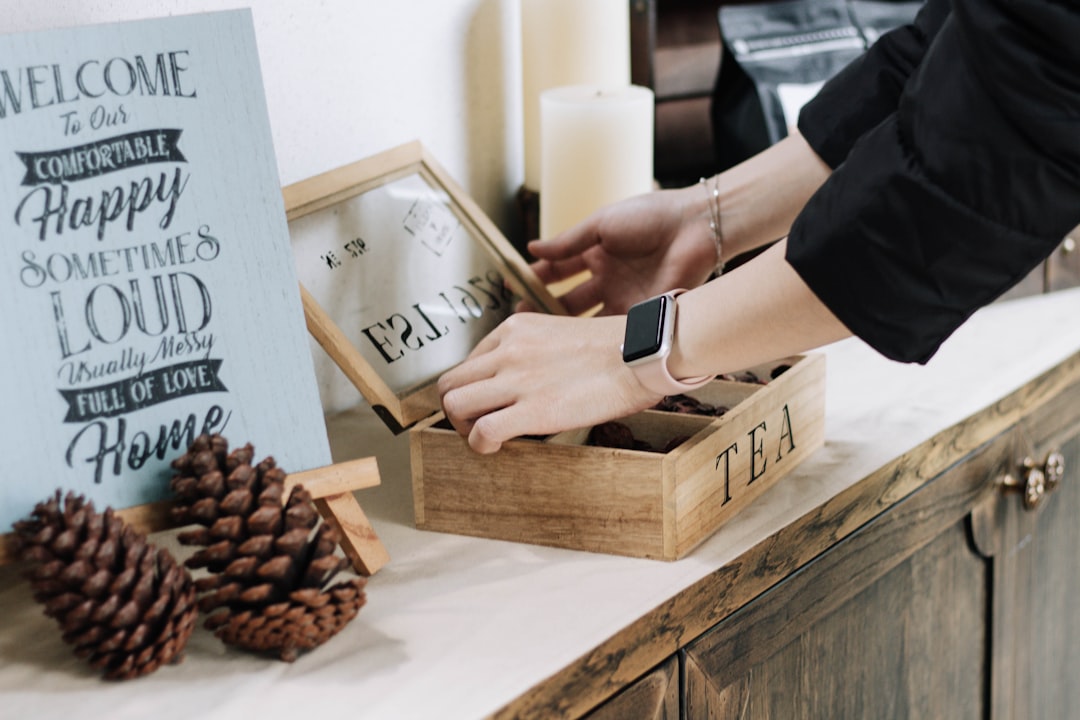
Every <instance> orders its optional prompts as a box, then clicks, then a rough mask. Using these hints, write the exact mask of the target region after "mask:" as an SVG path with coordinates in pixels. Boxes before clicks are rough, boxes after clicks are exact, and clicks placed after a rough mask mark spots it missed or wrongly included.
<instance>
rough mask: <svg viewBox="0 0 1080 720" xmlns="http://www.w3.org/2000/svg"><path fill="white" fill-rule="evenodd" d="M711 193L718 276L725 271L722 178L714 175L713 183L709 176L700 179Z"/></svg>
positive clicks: (710, 201) (710, 222) (711, 213)
mask: <svg viewBox="0 0 1080 720" xmlns="http://www.w3.org/2000/svg"><path fill="white" fill-rule="evenodd" d="M699 182H700V183H701V184H702V185H704V186H705V190H706V192H708V193H709V217H710V220H709V228H710V229H711V230H712V234H713V242H714V243H715V244H716V270H715V271H714V272H715V274H716V275H717V276H719V275H721V274H723V272H724V232H723V229H722V228H721V227H720V178H719V176H716V175H714V176H713V178H712V185H711V187H710V185H709V179H708V178H701V180H700V181H699Z"/></svg>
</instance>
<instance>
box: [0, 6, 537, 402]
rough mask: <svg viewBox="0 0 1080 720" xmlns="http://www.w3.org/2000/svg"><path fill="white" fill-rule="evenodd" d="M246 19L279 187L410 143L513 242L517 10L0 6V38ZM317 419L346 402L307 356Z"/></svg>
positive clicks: (321, 365)
mask: <svg viewBox="0 0 1080 720" xmlns="http://www.w3.org/2000/svg"><path fill="white" fill-rule="evenodd" d="M237 7H250V8H251V10H252V15H253V17H254V22H255V35H256V39H257V41H258V44H259V56H260V60H261V63H262V73H263V83H264V85H265V88H266V97H267V105H268V109H269V113H270V125H271V128H272V131H273V137H274V150H275V153H276V155H277V164H278V173H279V175H280V178H281V182H282V184H283V185H287V184H289V183H292V182H296V181H298V180H302V179H304V178H306V177H310V176H311V175H315V174H317V173H320V172H323V171H325V170H329V169H332V168H335V167H337V166H339V165H343V164H345V163H348V162H351V161H354V160H359V159H360V158H363V157H366V156H368V155H372V154H374V153H377V152H379V151H382V150H385V149H387V148H390V147H393V146H395V145H398V144H400V143H403V142H408V141H410V140H415V139H418V140H420V141H421V142H423V143H424V145H425V146H426V147H427V148H428V149H429V150H430V151H431V152H432V154H433V155H434V156H435V157H436V158H437V159H438V160H439V161H440V163H441V164H442V165H443V166H444V167H445V168H446V169H447V170H448V171H449V173H450V174H451V175H452V176H453V177H454V179H455V180H457V181H458V182H459V183H460V184H461V185H463V186H464V188H465V190H466V192H467V193H468V194H469V195H470V196H471V197H472V198H473V199H474V200H476V202H477V203H478V204H479V205H480V207H481V208H482V209H483V210H484V211H485V212H486V213H487V214H488V215H489V216H490V217H491V219H492V220H494V221H495V223H496V224H497V225H498V226H499V227H500V228H501V229H502V230H503V232H504V233H505V234H507V235H508V236H509V237H510V238H511V239H512V240H516V239H517V236H518V235H519V229H518V220H517V217H516V214H515V210H514V206H513V198H514V195H515V193H516V192H517V189H518V187H519V186H520V185H521V183H522V179H523V176H524V170H523V161H522V140H521V81H520V78H521V59H520V54H521V43H520V29H519V23H520V12H519V10H518V2H517V0H246V1H244V0H239V1H237V0H0V32H4V33H7V32H18V31H26V30H41V29H47V28H53V27H63V26H70V25H83V24H91V23H101V22H112V21H118V20H133V19H138V18H146V17H161V16H166V15H179V14H189V13H195V12H205V11H212V10H225V9H231V8H237ZM315 358H316V368H317V373H318V375H319V387H320V390H321V392H322V393H323V401H324V405H325V406H326V407H327V409H328V410H333V409H337V408H340V407H345V406H348V405H351V404H353V403H355V402H356V401H358V400H359V394H358V393H355V391H354V390H352V388H351V386H349V385H348V384H347V383H346V382H345V381H344V377H343V376H341V374H340V372H338V371H337V370H336V368H334V367H332V366H331V365H330V364H329V363H328V362H327V361H326V359H325V357H321V353H319V352H316V353H315Z"/></svg>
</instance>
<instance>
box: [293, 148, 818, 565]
mask: <svg viewBox="0 0 1080 720" xmlns="http://www.w3.org/2000/svg"><path fill="white" fill-rule="evenodd" d="M285 206H286V210H287V214H288V218H289V222H290V231H291V233H292V236H293V237H292V240H293V250H294V255H295V256H296V258H297V264H298V268H299V274H300V278H301V281H302V282H303V283H304V285H305V287H304V288H303V293H302V295H303V300H304V311H305V314H306V317H307V322H308V328H309V330H310V331H311V333H312V335H313V337H315V339H316V340H318V342H319V343H320V344H321V345H322V346H323V348H325V349H326V351H327V354H328V355H329V356H330V357H331V358H332V359H333V360H334V362H335V363H337V365H338V366H340V367H341V369H342V370H343V371H344V374H345V376H346V377H347V378H348V379H349V380H350V381H351V382H352V383H353V385H355V386H356V388H357V389H359V390H360V392H361V393H362V394H363V395H364V397H365V398H366V399H367V400H368V402H370V403H371V404H372V406H373V407H374V408H375V409H376V411H377V412H378V414H379V415H380V416H381V417H382V418H383V419H384V420H385V421H386V423H387V425H388V426H389V427H390V428H391V429H392V430H394V431H395V432H401V431H402V430H403V429H405V428H410V427H411V428H412V429H411V430H410V447H411V464H412V482H413V493H414V496H413V501H414V502H413V505H414V512H415V517H416V525H417V527H419V528H421V529H427V530H436V531H441V532H451V533H459V534H464V535H475V536H480V537H488V538H498V539H504V540H513V541H519V542H528V543H537V544H543V545H554V546H558V547H565V548H574V549H579V550H590V551H596V552H607V553H616V554H622V555H632V556H639V557H649V558H663V559H668V560H671V559H675V558H678V557H682V556H683V555H685V554H686V553H687V552H689V551H690V550H691V549H692V548H693V547H694V546H696V545H697V544H698V543H700V542H701V541H702V540H704V539H705V538H706V537H708V536H709V535H710V534H711V533H712V532H714V531H715V530H716V529H717V528H718V527H720V526H721V525H722V524H723V523H724V522H726V521H727V520H728V519H729V518H731V517H732V516H734V515H735V514H736V513H738V512H739V510H740V509H742V508H744V507H745V506H746V505H747V504H748V503H749V502H750V501H751V500H753V498H755V497H756V496H757V495H759V494H760V493H761V492H762V491H764V490H765V489H766V488H767V487H769V486H770V485H773V484H774V483H776V482H777V481H778V480H779V479H780V478H781V477H783V476H784V475H785V474H786V473H787V472H789V471H790V470H791V468H793V467H795V466H796V465H797V464H798V463H799V462H800V461H802V459H803V458H805V457H806V456H807V455H809V454H810V453H811V452H813V451H814V450H815V449H817V448H818V447H819V446H820V445H821V444H822V441H823V428H822V423H823V417H824V385H825V368H824V358H823V356H820V355H804V356H798V357H793V358H788V359H787V360H784V361H781V362H776V363H772V364H770V365H769V366H765V367H760V368H751V369H750V372H752V373H753V374H754V375H755V376H756V377H757V378H762V379H764V380H765V381H767V383H766V384H762V383H758V382H752V381H749V379H748V378H744V377H741V376H742V375H744V374H745V373H743V374H739V377H733V378H729V377H728V376H725V377H724V379H717V380H716V381H714V382H712V383H710V384H709V385H707V386H705V387H703V388H700V389H698V390H696V391H694V392H693V393H691V395H692V396H694V397H696V398H697V399H698V400H699V401H701V402H706V403H710V404H713V405H723V406H725V407H727V408H729V410H728V411H727V412H726V414H724V415H723V416H722V417H704V416H689V415H683V414H676V413H671V412H659V411H655V410H650V411H646V412H643V413H639V414H638V415H635V416H633V417H631V418H626V419H624V420H623V421H622V422H624V423H625V424H626V425H628V426H629V427H630V428H631V430H632V431H633V432H634V434H635V436H637V437H638V438H639V439H641V440H644V441H646V442H648V443H649V444H650V445H652V446H654V447H656V448H659V449H660V450H659V451H643V450H617V449H611V448H605V447H596V446H592V445H587V444H585V438H586V436H587V434H588V428H585V429H582V430H579V431H574V432H567V433H560V434H559V435H555V436H551V437H546V438H541V439H528V438H521V439H517V440H512V441H510V442H507V443H505V444H504V445H503V449H502V450H500V451H499V452H498V453H495V454H494V455H486V456H485V455H478V454H477V453H475V452H473V451H472V450H471V449H469V446H468V444H467V443H466V442H465V440H464V439H462V438H461V437H460V436H459V435H458V434H457V433H455V432H454V431H453V430H452V429H451V428H449V427H448V425H447V423H446V421H445V418H444V416H443V415H442V413H441V412H440V411H439V410H440V409H439V399H438V396H437V393H436V392H435V382H436V380H437V378H438V377H439V375H441V374H442V372H444V371H445V370H446V369H448V368H450V367H452V366H453V365H455V364H456V363H458V362H460V361H461V360H463V359H464V358H465V357H466V355H468V353H469V351H470V350H471V349H472V347H473V346H474V345H475V344H476V343H477V342H479V340H480V339H481V338H482V337H484V335H486V333H487V332H488V331H490V329H491V328H492V327H494V326H495V325H497V324H498V323H499V322H501V321H502V320H503V319H504V318H505V317H506V316H507V315H509V313H510V312H511V310H512V308H513V307H514V304H515V303H516V300H517V299H518V298H521V297H527V298H529V299H530V300H531V301H532V303H533V305H534V306H536V307H539V308H543V309H545V310H546V311H548V312H551V313H562V312H564V311H563V309H562V308H561V307H560V306H559V303H558V301H556V300H555V298H554V297H552V295H551V293H550V292H549V291H548V289H547V288H545V287H544V285H543V284H542V283H541V282H540V280H539V278H537V277H536V275H535V274H534V273H533V272H532V270H531V268H530V267H529V266H528V265H527V264H526V263H525V261H524V260H523V259H522V258H521V257H520V256H519V255H518V254H517V253H516V251H515V250H514V249H513V247H512V246H511V245H510V244H509V243H508V242H507V241H506V239H505V238H504V237H502V235H501V234H500V233H499V231H498V229H497V228H496V227H495V226H494V224H493V223H491V221H490V220H488V219H487V218H486V217H484V216H483V214H482V212H481V211H480V209H479V208H478V207H477V206H476V204H475V203H474V202H472V200H471V199H470V198H469V197H468V196H467V195H466V194H465V193H464V192H463V191H462V189H461V188H460V187H459V186H458V185H457V184H456V183H455V182H454V181H453V180H452V179H451V178H450V177H449V175H448V174H447V173H446V171H445V170H443V169H442V168H441V167H440V166H439V164H438V163H437V162H435V160H434V159H433V158H432V157H431V156H430V154H428V153H427V151H426V150H425V149H424V148H423V147H422V146H421V145H420V144H419V143H411V144H409V145H404V146H401V147H398V148H394V149H391V150H388V151H387V152H385V153H381V154H380V155H377V156H374V157H372V158H368V159H366V160H361V161H359V162H357V163H353V164H351V165H348V166H345V167H342V168H339V169H337V170H333V171H331V172H329V173H325V174H323V175H320V176H316V177H314V178H311V179H309V180H305V181H303V182H301V183H297V184H295V185H292V186H289V187H288V188H286V189H285ZM500 288H505V292H503V291H502V290H501V289H500ZM463 303H464V304H463ZM440 313H441V315H440ZM780 366H786V367H788V369H787V370H786V371H785V372H783V373H782V374H779V373H778V370H777V369H778V368H779V367H780ZM773 375H776V377H775V378H773V377H772V376H773ZM676 437H680V438H681V437H685V438H686V440H685V441H683V442H682V443H681V444H679V445H678V446H677V447H674V448H673V449H670V450H668V451H667V452H664V451H663V450H664V449H665V446H667V445H668V443H669V441H671V440H672V439H673V438H676Z"/></svg>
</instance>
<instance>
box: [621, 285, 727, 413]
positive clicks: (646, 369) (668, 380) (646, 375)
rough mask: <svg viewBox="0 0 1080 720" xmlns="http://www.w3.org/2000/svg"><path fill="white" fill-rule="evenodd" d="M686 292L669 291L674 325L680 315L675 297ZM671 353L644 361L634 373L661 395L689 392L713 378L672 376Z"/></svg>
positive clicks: (637, 366)
mask: <svg viewBox="0 0 1080 720" xmlns="http://www.w3.org/2000/svg"><path fill="white" fill-rule="evenodd" d="M684 292H686V290H684V289H681V288H680V289H678V290H672V291H671V292H669V293H667V295H669V296H670V297H671V300H672V302H671V306H672V308H673V310H674V314H673V315H672V318H671V323H672V326H673V327H674V324H675V318H676V316H677V315H678V305H677V303H676V302H675V298H677V297H678V296H679V295H681V294H683V293H684ZM668 357H669V355H665V356H663V357H660V358H657V359H656V360H655V361H654V362H649V363H644V364H642V365H636V366H634V368H633V369H634V374H635V375H636V376H637V379H638V381H639V382H640V383H641V384H642V386H643V387H645V388H647V389H649V390H652V391H653V392H655V393H660V394H661V395H664V396H667V395H679V394H681V393H685V392H688V391H690V390H696V389H697V388H699V387H702V386H703V385H706V384H707V383H708V382H709V381H710V380H712V379H713V376H712V375H702V376H701V377H693V378H686V379H685V380H677V379H675V377H673V376H672V374H671V371H670V370H668V366H667V362H668Z"/></svg>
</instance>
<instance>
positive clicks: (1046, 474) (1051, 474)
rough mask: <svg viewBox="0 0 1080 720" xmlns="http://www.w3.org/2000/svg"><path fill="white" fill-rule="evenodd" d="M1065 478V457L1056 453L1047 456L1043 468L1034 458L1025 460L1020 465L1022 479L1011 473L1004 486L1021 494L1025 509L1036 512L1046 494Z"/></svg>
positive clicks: (1004, 480)
mask: <svg viewBox="0 0 1080 720" xmlns="http://www.w3.org/2000/svg"><path fill="white" fill-rule="evenodd" d="M1064 477H1065V456H1064V455H1062V454H1061V453H1059V452H1056V451H1055V452H1052V453H1050V454H1049V455H1047V456H1046V462H1044V463H1043V465H1042V467H1040V466H1039V465H1037V464H1036V463H1035V461H1034V460H1033V459H1032V458H1030V457H1026V458H1024V459H1023V461H1021V463H1020V477H1019V478H1017V477H1015V476H1014V475H1013V474H1012V473H1009V474H1007V475H1006V476H1005V477H1004V478H1003V479H1002V486H1003V487H1004V488H1005V489H1006V490H1012V491H1016V492H1019V493H1021V494H1022V495H1023V502H1024V509H1025V510H1034V509H1036V508H1037V507H1039V505H1041V504H1042V501H1043V498H1045V497H1046V493H1048V492H1050V491H1051V490H1055V489H1056V488H1057V486H1058V485H1059V484H1060V483H1061V480H1062V478H1064Z"/></svg>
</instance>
